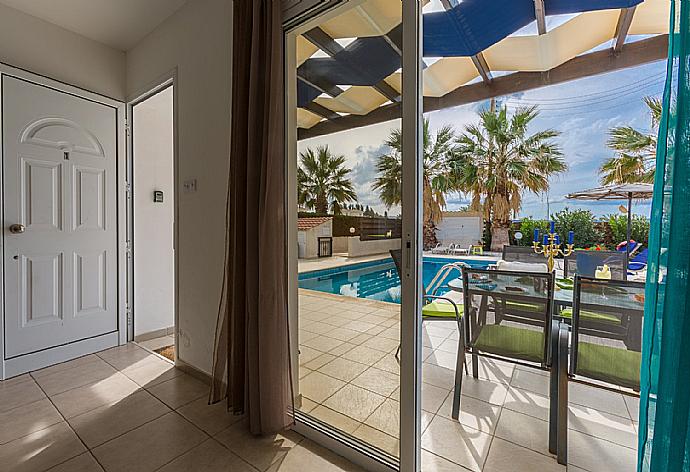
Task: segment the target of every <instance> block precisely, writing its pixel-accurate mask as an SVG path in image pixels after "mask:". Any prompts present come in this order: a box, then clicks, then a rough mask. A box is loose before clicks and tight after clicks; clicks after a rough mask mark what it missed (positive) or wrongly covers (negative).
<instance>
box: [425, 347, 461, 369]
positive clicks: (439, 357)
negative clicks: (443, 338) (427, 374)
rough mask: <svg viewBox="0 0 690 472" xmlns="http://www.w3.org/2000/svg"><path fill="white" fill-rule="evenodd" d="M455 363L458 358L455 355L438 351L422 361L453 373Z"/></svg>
mask: <svg viewBox="0 0 690 472" xmlns="http://www.w3.org/2000/svg"><path fill="white" fill-rule="evenodd" d="M457 361H458V358H457V356H456V355H455V354H453V353H450V352H446V351H441V350H440V349H435V350H434V352H432V353H431V355H430V356H428V357H427V358H426V359H425V360H424V362H426V363H427V364H434V365H438V366H441V367H445V368H446V369H450V370H453V371H455V364H456V362H457Z"/></svg>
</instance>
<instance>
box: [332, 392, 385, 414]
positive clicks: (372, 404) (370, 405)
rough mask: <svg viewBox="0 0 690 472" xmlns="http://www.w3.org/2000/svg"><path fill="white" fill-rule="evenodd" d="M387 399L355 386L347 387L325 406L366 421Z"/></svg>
mask: <svg viewBox="0 0 690 472" xmlns="http://www.w3.org/2000/svg"><path fill="white" fill-rule="evenodd" d="M385 399H386V398H385V397H383V396H381V395H379V394H377V393H373V392H370V391H369V390H365V389H363V388H361V387H357V386H355V385H346V386H344V387H343V388H341V389H340V390H338V391H337V392H336V393H335V394H333V395H332V396H331V397H330V398H328V399H327V400H326V401H325V402H324V403H323V404H324V405H325V406H327V407H329V408H330V409H332V410H335V411H338V412H340V413H343V414H344V415H347V416H349V417H350V418H354V419H356V420H358V421H364V420H366V419H367V418H368V417H369V415H371V414H372V413H373V412H374V410H375V409H376V408H377V407H378V406H379V405H381V404H382V403H383V401H384V400H385Z"/></svg>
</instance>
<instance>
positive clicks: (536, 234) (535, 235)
mask: <svg viewBox="0 0 690 472" xmlns="http://www.w3.org/2000/svg"><path fill="white" fill-rule="evenodd" d="M532 241H534V242H535V243H536V242H538V241H539V228H534V239H533V240H532Z"/></svg>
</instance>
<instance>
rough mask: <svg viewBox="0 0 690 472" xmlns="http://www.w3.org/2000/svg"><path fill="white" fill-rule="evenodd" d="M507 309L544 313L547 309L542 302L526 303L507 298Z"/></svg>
mask: <svg viewBox="0 0 690 472" xmlns="http://www.w3.org/2000/svg"><path fill="white" fill-rule="evenodd" d="M506 309H507V310H509V311H510V310H511V309H512V310H519V311H533V312H537V313H544V312H545V311H546V308H545V307H544V305H543V304H542V303H525V302H516V301H512V300H506Z"/></svg>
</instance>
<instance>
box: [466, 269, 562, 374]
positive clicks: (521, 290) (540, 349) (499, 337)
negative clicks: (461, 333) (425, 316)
mask: <svg viewBox="0 0 690 472" xmlns="http://www.w3.org/2000/svg"><path fill="white" fill-rule="evenodd" d="M462 277H463V284H464V316H465V323H466V325H465V326H466V328H467V330H468V346H469V347H470V349H471V350H473V351H476V352H483V353H488V354H493V355H496V356H500V357H502V358H504V359H509V360H514V361H526V362H532V363H536V364H539V365H540V366H541V367H544V366H546V364H547V363H548V358H549V350H548V347H549V338H550V332H551V313H552V306H553V294H554V275H553V273H543V272H517V271H497V270H485V269H471V268H470V269H465V270H464V271H463V274H462Z"/></svg>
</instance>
